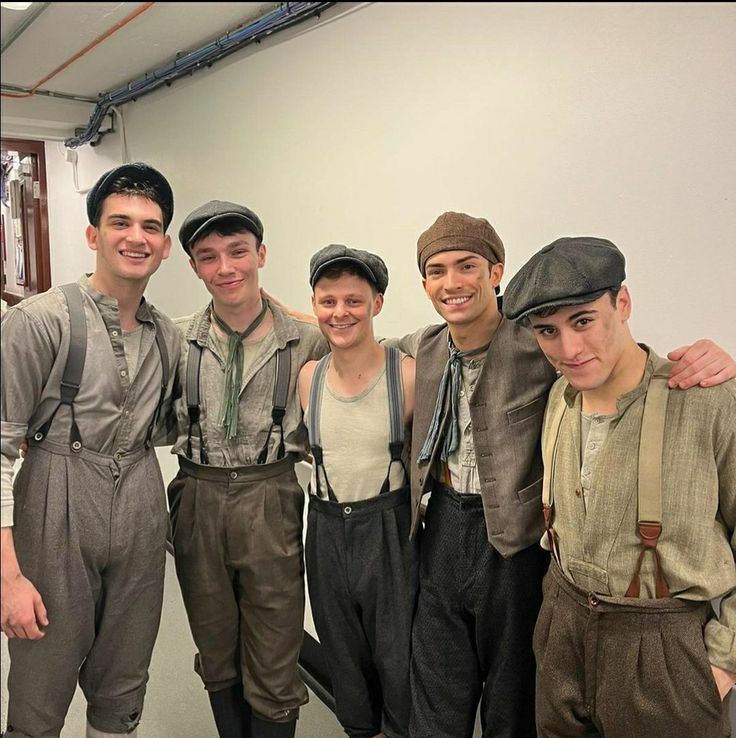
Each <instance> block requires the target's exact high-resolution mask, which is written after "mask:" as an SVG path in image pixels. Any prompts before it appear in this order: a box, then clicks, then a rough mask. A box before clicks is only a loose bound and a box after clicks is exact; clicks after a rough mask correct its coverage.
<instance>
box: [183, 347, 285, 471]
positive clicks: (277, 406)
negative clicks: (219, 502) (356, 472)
mask: <svg viewBox="0 0 736 738" xmlns="http://www.w3.org/2000/svg"><path fill="white" fill-rule="evenodd" d="M201 365H202V347H201V346H200V345H199V344H198V343H197V342H196V341H190V342H189V353H188V355H187V378H186V382H187V385H186V394H187V414H188V415H189V431H188V434H187V458H189V459H192V431H193V429H194V428H195V427H196V429H197V435H198V436H199V463H200V464H209V463H210V462H209V458H208V456H207V450H206V449H205V447H204V437H203V434H202V426H201V425H200V422H199V414H200V401H199V375H200V368H201ZM274 374H275V377H276V378H275V381H274V385H273V398H272V401H271V405H272V408H271V427H270V428H269V429H268V435H267V436H266V442H265V444H264V445H263V448H262V449H261V452H260V453H259V454H258V460H257V462H256V463H257V464H265V463H266V459H267V458H268V442H269V441H270V440H271V433H272V432H273V429H274V426H276V427H277V428H278V429H279V433H280V436H281V437H280V441H279V450H278V454H277V456H276V458H277V459H283V458H284V456H285V455H286V447H285V445H284V425H283V422H284V416H285V415H286V403H287V400H288V397H289V381H290V379H291V344H290V343H287V344H286V346H284V348H281V349H279V350H278V351H277V352H276V368H275V370H274Z"/></svg>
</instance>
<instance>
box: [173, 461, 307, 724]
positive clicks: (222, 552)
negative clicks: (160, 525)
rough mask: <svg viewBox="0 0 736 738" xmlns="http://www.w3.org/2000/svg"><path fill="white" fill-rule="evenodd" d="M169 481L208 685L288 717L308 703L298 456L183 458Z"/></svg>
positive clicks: (263, 711) (260, 712) (180, 566)
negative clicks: (234, 463) (248, 462)
mask: <svg viewBox="0 0 736 738" xmlns="http://www.w3.org/2000/svg"><path fill="white" fill-rule="evenodd" d="M179 466H180V471H179V474H178V475H177V476H176V477H175V479H174V480H173V481H172V482H171V484H169V490H168V495H169V507H170V510H171V518H172V530H173V539H174V552H175V561H176V573H177V576H178V578H179V584H180V585H181V591H182V595H183V598H184V606H185V607H186V610H187V616H188V618H189V625H190V627H191V629H192V636H193V638H194V642H195V644H196V645H197V648H198V649H199V653H198V654H197V655H196V657H195V666H194V668H195V671H196V672H197V673H198V674H199V675H200V677H201V678H202V681H203V682H204V685H205V688H206V689H207V690H209V691H213V692H214V691H219V690H221V689H226V688H227V687H230V686H232V685H234V684H240V683H242V685H243V693H244V696H245V698H246V700H247V701H248V702H249V703H250V705H251V706H252V708H253V711H254V713H256V715H257V716H259V717H262V718H265V719H266V720H270V721H272V722H290V721H292V720H296V719H297V717H298V715H299V707H300V705H303V704H305V703H306V702H307V700H308V699H309V698H308V695H307V689H306V687H305V686H304V684H302V682H301V680H300V679H299V675H298V672H297V659H298V658H299V649H300V648H301V644H302V639H303V637H304V562H303V557H302V551H303V544H302V514H303V510H304V491H303V490H302V488H301V487H300V486H299V482H298V481H297V479H296V474H295V473H294V459H293V458H288V457H287V458H285V459H282V460H281V461H276V462H274V463H273V464H263V465H255V466H245V467H234V468H220V467H213V466H202V465H200V464H194V463H192V462H191V461H189V460H188V459H185V458H183V457H180V458H179Z"/></svg>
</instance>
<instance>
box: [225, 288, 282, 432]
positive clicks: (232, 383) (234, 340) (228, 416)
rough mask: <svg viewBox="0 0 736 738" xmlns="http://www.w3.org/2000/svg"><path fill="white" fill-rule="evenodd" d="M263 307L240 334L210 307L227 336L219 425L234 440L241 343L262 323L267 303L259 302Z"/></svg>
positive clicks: (241, 351)
mask: <svg viewBox="0 0 736 738" xmlns="http://www.w3.org/2000/svg"><path fill="white" fill-rule="evenodd" d="M261 302H262V304H263V307H262V308H261V312H260V313H258V315H257V316H256V318H255V320H254V321H253V322H252V323H251V324H250V325H249V326H248V327H247V328H246V329H245V330H244V331H243V332H242V333H238V331H234V330H233V329H232V328H231V327H230V326H229V325H228V324H227V323H226V322H225V321H224V320H223V319H222V318H221V317H220V316H219V315H218V314H217V313H216V312H215V307H214V305H213V306H212V311H211V312H212V317H213V318H214V319H215V323H216V324H217V327H218V328H219V329H220V330H221V331H222V332H223V333H225V335H226V336H227V360H226V361H225V390H224V392H223V397H222V412H221V413H220V425H222V426H223V427H224V428H225V437H226V438H228V439H230V438H235V436H237V434H238V409H239V406H240V385H241V383H242V381H243V341H244V340H245V339H246V338H247V337H248V336H249V335H250V334H251V333H253V331H254V330H255V329H256V328H258V326H259V325H260V324H261V323H262V322H263V318H264V317H265V315H266V310H267V309H268V303H267V302H266V301H265V300H262V301H261Z"/></svg>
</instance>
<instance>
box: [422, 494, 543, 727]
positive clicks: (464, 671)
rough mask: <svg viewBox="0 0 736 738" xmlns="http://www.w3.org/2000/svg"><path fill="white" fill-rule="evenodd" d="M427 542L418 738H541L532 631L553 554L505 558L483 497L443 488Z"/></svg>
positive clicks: (432, 507) (431, 509) (435, 499)
mask: <svg viewBox="0 0 736 738" xmlns="http://www.w3.org/2000/svg"><path fill="white" fill-rule="evenodd" d="M423 536H424V537H423V539H422V545H421V574H420V587H419V602H418V606H417V613H416V617H415V619H414V628H413V635H412V662H411V691H412V715H411V723H410V735H411V736H412V738H466V737H468V738H469V737H470V736H472V735H473V726H474V723H475V716H476V712H477V709H478V702H479V701H480V707H481V725H482V728H483V736H485V737H486V738H491V736H492V737H493V738H533V737H534V736H536V731H535V727H534V672H535V664H534V656H533V653H532V634H533V631H534V623H535V621H536V618H537V613H538V612H539V607H540V605H541V601H542V578H543V577H544V573H545V571H546V569H547V567H548V564H549V555H548V554H547V553H546V552H545V551H543V550H542V549H541V547H540V546H538V545H534V546H530V547H529V548H527V549H524V550H523V551H520V552H519V553H517V554H515V555H514V556H511V557H509V558H504V557H503V556H501V554H499V553H498V551H496V550H495V549H494V548H493V546H491V544H490V543H489V542H488V538H487V534H486V525H485V519H484V515H483V501H482V499H481V497H480V495H459V494H457V493H456V492H454V491H453V490H450V489H447V488H446V487H439V486H438V487H436V488H435V490H434V491H433V492H432V495H431V497H430V499H429V503H428V506H427V514H426V517H425V527H424V534H423Z"/></svg>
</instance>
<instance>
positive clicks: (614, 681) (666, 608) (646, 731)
mask: <svg viewBox="0 0 736 738" xmlns="http://www.w3.org/2000/svg"><path fill="white" fill-rule="evenodd" d="M710 613H711V608H710V603H709V602H692V601H688V600H681V599H659V600H657V599H640V600H635V599H632V598H620V597H606V596H603V595H595V594H592V593H588V592H585V591H584V590H582V589H580V588H579V587H577V586H575V585H574V584H572V583H571V582H570V581H568V580H567V579H566V578H565V576H564V575H563V574H562V572H561V570H560V568H559V567H558V566H557V565H556V564H554V563H553V564H552V565H551V566H550V569H549V572H548V574H547V576H546V577H545V581H544V602H543V604H542V609H541V611H540V613H539V619H538V620H537V626H536V629H535V632H534V654H535V656H536V659H537V731H538V733H539V736H540V738H546V737H547V736H549V737H550V738H552V737H554V738H561V737H562V736H564V737H565V738H573V736H576V737H577V736H586V737H588V736H605V737H606V738H632V737H633V736H646V737H647V738H672V736H677V738H728V736H729V735H730V734H731V732H730V726H729V719H728V697H727V698H726V699H725V700H724V701H721V698H720V696H719V694H718V689H717V687H716V683H715V680H714V679H713V675H712V672H711V667H710V663H709V661H708V656H707V653H706V650H705V645H704V641H703V628H704V625H705V622H706V620H707V619H708V617H709V615H710Z"/></svg>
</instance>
